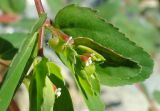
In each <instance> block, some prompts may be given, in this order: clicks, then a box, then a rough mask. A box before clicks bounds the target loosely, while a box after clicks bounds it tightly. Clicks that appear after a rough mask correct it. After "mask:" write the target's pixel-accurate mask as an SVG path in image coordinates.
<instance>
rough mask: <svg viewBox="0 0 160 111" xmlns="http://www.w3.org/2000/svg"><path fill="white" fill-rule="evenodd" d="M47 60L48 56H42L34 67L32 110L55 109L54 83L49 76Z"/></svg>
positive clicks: (31, 90)
mask: <svg viewBox="0 0 160 111" xmlns="http://www.w3.org/2000/svg"><path fill="white" fill-rule="evenodd" d="M47 62H48V60H47V59H46V58H42V60H41V61H40V62H39V63H37V65H35V67H34V70H33V77H32V80H31V83H30V86H29V91H30V93H29V94H30V111H53V105H54V100H55V93H54V89H53V86H52V85H53V84H52V82H51V81H50V79H49V78H48V76H47V74H48V68H47Z"/></svg>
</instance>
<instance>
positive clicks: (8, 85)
mask: <svg viewBox="0 0 160 111" xmlns="http://www.w3.org/2000/svg"><path fill="white" fill-rule="evenodd" d="M36 40H37V33H35V34H34V35H33V36H30V37H28V38H27V39H26V41H25V42H24V44H23V46H22V47H21V48H20V50H19V52H18V53H17V55H16V56H15V57H14V59H13V61H12V63H11V65H10V69H9V71H8V72H7V75H6V77H5V79H4V82H3V84H2V86H1V88H0V104H1V107H0V111H5V110H6V109H7V107H8V105H9V103H10V101H11V99H12V96H13V94H14V91H15V89H16V87H17V84H18V82H19V80H20V78H21V75H22V72H23V70H24V68H25V66H26V63H27V61H28V59H29V57H30V55H31V52H32V50H33V47H34V44H35V43H36ZM13 82H14V84H13Z"/></svg>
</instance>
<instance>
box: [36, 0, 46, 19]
mask: <svg viewBox="0 0 160 111" xmlns="http://www.w3.org/2000/svg"><path fill="white" fill-rule="evenodd" d="M34 2H35V5H36V9H37V12H38V15H39V16H40V15H41V14H43V13H45V11H44V8H43V5H42V2H41V0H34Z"/></svg>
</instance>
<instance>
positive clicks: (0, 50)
mask: <svg viewBox="0 0 160 111" xmlns="http://www.w3.org/2000/svg"><path fill="white" fill-rule="evenodd" d="M16 52H17V49H16V48H14V47H13V45H12V44H11V43H10V42H8V41H6V40H4V39H2V38H1V37H0V59H5V60H11V59H12V58H13V57H14V55H15V54H16Z"/></svg>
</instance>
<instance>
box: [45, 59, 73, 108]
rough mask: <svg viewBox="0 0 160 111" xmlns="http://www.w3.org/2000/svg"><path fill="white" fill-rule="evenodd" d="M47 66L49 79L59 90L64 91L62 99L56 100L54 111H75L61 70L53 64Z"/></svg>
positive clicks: (49, 63)
mask: <svg viewBox="0 0 160 111" xmlns="http://www.w3.org/2000/svg"><path fill="white" fill-rule="evenodd" d="M47 65H48V70H49V74H50V76H49V78H50V79H51V81H52V82H53V84H54V85H55V86H56V87H57V88H61V89H62V90H61V95H60V97H58V98H56V100H55V104H54V111H73V110H74V109H73V104H72V100H71V97H70V94H69V91H68V89H67V87H66V85H65V82H64V79H63V77H62V74H61V70H60V68H59V67H58V66H57V65H56V64H54V63H52V62H48V63H47ZM62 105H63V107H62Z"/></svg>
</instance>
